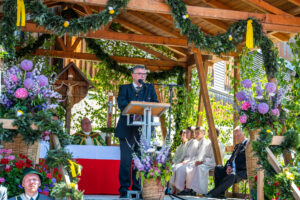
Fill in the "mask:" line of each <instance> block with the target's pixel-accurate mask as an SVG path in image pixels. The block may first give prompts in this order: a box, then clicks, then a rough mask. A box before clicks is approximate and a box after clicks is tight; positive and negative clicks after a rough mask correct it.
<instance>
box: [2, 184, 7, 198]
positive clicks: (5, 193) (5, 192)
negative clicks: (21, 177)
mask: <svg viewBox="0 0 300 200" xmlns="http://www.w3.org/2000/svg"><path fill="white" fill-rule="evenodd" d="M0 200H7V189H6V187H4V186H2V185H0Z"/></svg>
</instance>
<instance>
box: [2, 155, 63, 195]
mask: <svg viewBox="0 0 300 200" xmlns="http://www.w3.org/2000/svg"><path fill="white" fill-rule="evenodd" d="M0 156H1V157H2V159H1V160H0V164H1V165H2V166H3V167H4V169H3V170H2V171H0V184H2V185H4V186H5V187H7V189H8V197H9V198H10V197H13V196H16V195H19V194H21V193H23V192H24V191H23V187H22V185H21V183H20V179H21V177H22V172H23V169H24V168H27V167H34V168H35V169H36V170H37V171H38V172H40V173H41V174H42V176H43V180H42V185H41V186H40V188H39V192H40V193H41V194H44V195H47V196H49V192H51V190H52V188H53V187H54V185H55V184H56V183H59V182H60V181H61V175H60V173H59V170H58V169H57V168H54V170H53V173H51V172H50V170H49V169H48V167H47V165H46V164H45V162H44V161H42V160H40V164H39V165H35V166H34V163H33V161H32V160H30V159H28V157H27V156H25V155H23V154H19V155H18V156H15V155H12V150H11V149H0Z"/></svg>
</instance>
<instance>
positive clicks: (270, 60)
mask: <svg viewBox="0 0 300 200" xmlns="http://www.w3.org/2000/svg"><path fill="white" fill-rule="evenodd" d="M128 2H129V0H119V1H114V0H109V1H108V3H107V5H106V8H105V10H103V11H101V12H99V13H97V14H92V15H89V16H85V17H80V18H72V19H71V21H70V22H69V25H68V26H66V27H65V26H64V23H65V22H66V19H65V18H63V17H62V16H58V15H56V14H55V13H54V12H52V11H51V10H50V9H48V8H47V6H46V5H44V4H43V3H41V2H40V1H37V0H35V1H32V0H25V6H26V10H29V11H30V12H31V14H30V15H31V17H32V18H33V21H34V22H35V23H37V24H38V25H39V26H44V27H45V28H46V29H48V30H51V31H53V32H55V33H57V34H59V35H64V34H66V33H69V34H71V35H76V34H80V33H81V32H83V33H87V32H88V31H90V30H91V29H93V30H96V29H99V28H100V27H101V26H105V25H106V24H107V23H108V22H109V21H110V20H112V18H114V17H116V16H117V15H119V14H120V10H121V8H125V7H126V6H127V4H128ZM166 3H167V4H168V5H169V6H170V8H171V12H172V15H173V18H174V22H175V26H176V27H178V28H180V30H181V32H182V34H183V35H185V36H187V38H188V42H189V43H193V44H194V45H195V46H196V47H198V48H199V49H201V50H207V51H210V52H212V53H215V54H221V53H226V52H230V51H235V50H236V46H237V45H238V44H240V43H241V42H242V41H243V39H244V38H245V34H246V30H247V28H246V27H247V20H240V21H238V22H236V23H234V24H232V25H231V26H230V27H229V29H228V30H227V32H226V33H224V34H219V35H217V36H208V35H205V34H204V33H203V32H201V31H200V29H199V27H198V26H196V25H195V24H193V23H192V22H191V20H190V19H189V17H183V16H186V15H187V9H186V5H185V4H184V2H183V1H182V0H166ZM110 9H113V13H110ZM3 10H4V17H3V19H2V20H1V30H2V32H1V36H0V39H1V41H2V43H3V46H4V47H5V49H6V50H7V51H8V55H9V56H14V45H15V39H14V31H16V30H17V27H16V23H15V22H16V1H10V0H4V1H3ZM252 20H253V30H254V43H255V45H256V46H259V47H260V48H261V50H262V53H263V59H264V66H265V69H266V72H267V74H268V76H269V77H270V78H272V77H275V74H276V72H277V66H278V64H277V61H276V58H277V53H276V52H275V51H274V50H273V48H274V45H273V43H272V41H271V40H270V39H268V38H267V37H266V36H265V35H264V33H263V31H262V25H261V24H260V23H259V22H258V20H256V19H252ZM229 36H231V37H232V40H231V41H230V40H229ZM111 65H114V64H113V63H112V64H111ZM114 66H115V65H114ZM119 70H121V72H122V71H124V73H125V74H127V75H128V71H126V70H124V69H123V68H122V67H120V68H119ZM154 76H155V75H154ZM153 78H155V77H153Z"/></svg>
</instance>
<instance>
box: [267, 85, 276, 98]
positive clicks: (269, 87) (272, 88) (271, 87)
mask: <svg viewBox="0 0 300 200" xmlns="http://www.w3.org/2000/svg"><path fill="white" fill-rule="evenodd" d="M265 89H266V91H267V92H268V93H269V95H270V96H274V95H275V91H276V85H275V83H272V82H270V83H267V84H266V87H265Z"/></svg>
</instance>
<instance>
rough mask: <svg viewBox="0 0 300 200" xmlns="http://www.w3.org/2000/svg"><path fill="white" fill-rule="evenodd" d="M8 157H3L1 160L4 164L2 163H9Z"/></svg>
mask: <svg viewBox="0 0 300 200" xmlns="http://www.w3.org/2000/svg"><path fill="white" fill-rule="evenodd" d="M8 161H9V160H8V159H6V158H2V159H1V161H0V163H1V164H2V165H6V164H8Z"/></svg>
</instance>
